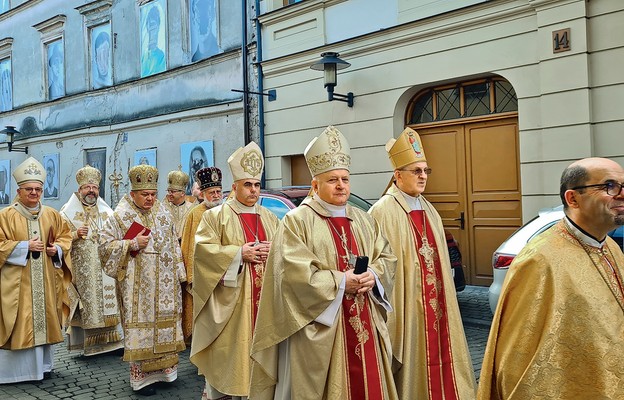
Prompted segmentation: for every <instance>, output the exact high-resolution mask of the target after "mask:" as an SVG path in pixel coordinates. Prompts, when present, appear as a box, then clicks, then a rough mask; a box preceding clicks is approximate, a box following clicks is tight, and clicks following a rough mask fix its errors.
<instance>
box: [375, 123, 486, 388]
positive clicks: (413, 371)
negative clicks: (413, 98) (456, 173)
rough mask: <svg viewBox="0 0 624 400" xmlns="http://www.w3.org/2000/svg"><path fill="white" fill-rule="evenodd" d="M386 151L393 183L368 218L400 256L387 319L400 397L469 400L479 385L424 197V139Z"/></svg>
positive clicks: (393, 143)
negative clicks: (373, 219)
mask: <svg viewBox="0 0 624 400" xmlns="http://www.w3.org/2000/svg"><path fill="white" fill-rule="evenodd" d="M386 151H387V152H388V155H389V157H390V161H391V163H392V166H393V168H394V173H393V176H392V179H391V184H390V187H389V188H388V190H387V191H386V193H385V194H384V196H382V197H381V199H380V200H379V201H378V202H377V203H375V205H373V207H372V208H371V209H370V211H369V213H370V214H371V215H372V216H373V217H374V218H375V220H377V222H378V223H379V225H380V227H381V230H382V232H383V233H384V234H385V236H386V238H387V239H388V241H389V242H390V247H392V249H393V252H394V254H395V255H396V256H397V259H398V262H397V270H396V275H395V283H394V288H393V290H392V299H391V304H392V308H394V312H392V313H390V314H388V330H389V331H390V341H391V342H392V348H393V352H394V357H395V359H396V360H397V362H398V365H397V366H396V368H395V371H394V379H395V382H396V385H397V391H398V393H399V397H400V398H401V399H430V400H437V399H442V398H444V399H446V400H452V399H467V400H472V399H474V398H475V395H476V390H477V388H476V381H475V378H474V373H473V366H472V362H471V360H470V353H469V351H468V344H467V342H466V336H465V334H464V327H463V325H462V320H461V315H460V313H459V305H458V304H457V296H456V293H455V285H454V283H453V277H452V276H451V265H450V260H449V255H448V249H447V245H446V238H445V235H444V227H443V226H442V220H441V219H440V215H439V214H438V212H437V211H436V210H435V208H433V206H432V205H431V203H429V202H428V201H427V199H425V198H424V196H423V195H422V193H423V192H424V190H425V187H426V184H427V179H428V174H429V173H431V168H429V166H428V165H427V160H426V158H425V152H424V149H423V147H422V143H421V140H420V137H419V136H418V133H416V132H415V131H414V130H412V129H410V128H407V129H405V130H404V131H403V132H402V133H401V135H400V136H399V137H398V138H397V139H396V140H395V139H390V140H389V141H388V143H387V144H386Z"/></svg>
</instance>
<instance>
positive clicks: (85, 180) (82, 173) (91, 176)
mask: <svg viewBox="0 0 624 400" xmlns="http://www.w3.org/2000/svg"><path fill="white" fill-rule="evenodd" d="M101 180H102V173H101V172H100V170H98V169H97V168H93V167H92V166H90V165H85V166H84V167H82V168H80V169H79V170H78V172H76V182H78V187H82V186H83V185H96V186H99V185H100V181H101Z"/></svg>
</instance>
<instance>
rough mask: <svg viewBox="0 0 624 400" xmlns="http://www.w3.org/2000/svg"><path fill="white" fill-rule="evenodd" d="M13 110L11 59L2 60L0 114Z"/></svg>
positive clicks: (0, 65)
mask: <svg viewBox="0 0 624 400" xmlns="http://www.w3.org/2000/svg"><path fill="white" fill-rule="evenodd" d="M12 108H13V82H12V79H11V59H10V58H5V59H3V60H0V112H1V111H9V110H11V109H12Z"/></svg>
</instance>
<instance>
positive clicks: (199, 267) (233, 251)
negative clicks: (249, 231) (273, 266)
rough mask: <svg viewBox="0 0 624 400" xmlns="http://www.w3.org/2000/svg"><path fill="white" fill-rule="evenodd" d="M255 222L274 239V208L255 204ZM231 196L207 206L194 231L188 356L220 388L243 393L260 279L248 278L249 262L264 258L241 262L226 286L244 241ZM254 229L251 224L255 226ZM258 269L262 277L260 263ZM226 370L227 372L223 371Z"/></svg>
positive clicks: (222, 390)
mask: <svg viewBox="0 0 624 400" xmlns="http://www.w3.org/2000/svg"><path fill="white" fill-rule="evenodd" d="M256 212H257V213H258V214H259V216H260V221H259V223H260V225H261V226H259V228H261V229H263V230H264V232H265V235H266V240H267V241H272V240H273V236H274V235H275V231H276V229H277V225H278V223H279V221H278V219H277V217H276V216H275V214H273V213H272V212H271V211H269V210H268V209H266V208H264V207H262V206H260V205H259V204H257V205H256ZM240 214H243V209H242V208H241V207H240V206H239V205H238V203H237V202H236V201H235V199H230V200H228V201H226V202H225V204H222V205H220V206H217V207H214V208H211V209H210V210H208V211H207V212H205V213H204V214H203V216H202V220H201V222H200V224H199V227H198V229H197V234H196V236H195V242H196V244H195V265H194V273H193V310H194V326H193V344H192V346H191V362H192V363H193V364H195V365H196V366H197V367H198V369H199V373H200V374H202V375H204V376H205V377H206V380H207V382H208V383H209V384H210V385H211V386H212V387H213V388H215V389H217V390H218V391H219V392H221V393H224V394H230V395H234V396H247V395H248V393H249V379H250V371H251V365H250V360H249V354H250V351H251V342H252V333H253V332H252V327H253V321H252V312H253V308H252V305H253V303H252V293H253V292H256V291H257V290H254V289H259V287H258V286H257V285H259V286H260V287H261V286H262V282H261V281H260V282H255V281H254V280H253V279H252V272H253V271H252V268H254V269H256V268H257V267H261V268H262V264H250V263H247V262H244V263H243V265H242V268H241V269H240V272H239V274H238V283H237V287H227V286H225V285H223V284H222V283H221V279H222V278H223V276H224V274H225V273H226V271H227V269H228V267H229V266H230V265H231V264H232V261H233V260H234V258H235V257H236V256H237V254H238V253H239V251H240V250H241V246H242V245H243V244H245V243H246V242H247V240H245V236H244V231H243V229H244V227H243V224H242V222H241V218H240V217H239V215H240ZM253 229H254V230H255V227H253ZM256 272H259V273H258V275H259V278H260V279H261V277H262V273H263V269H262V270H260V271H256ZM223 371H228V373H223Z"/></svg>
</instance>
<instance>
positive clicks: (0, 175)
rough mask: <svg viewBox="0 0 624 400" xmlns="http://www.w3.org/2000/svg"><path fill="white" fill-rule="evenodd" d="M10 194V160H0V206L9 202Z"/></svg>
mask: <svg viewBox="0 0 624 400" xmlns="http://www.w3.org/2000/svg"><path fill="white" fill-rule="evenodd" d="M12 196H13V195H12V194H11V160H0V206H6V205H8V204H9V202H10V201H11V198H12Z"/></svg>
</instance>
